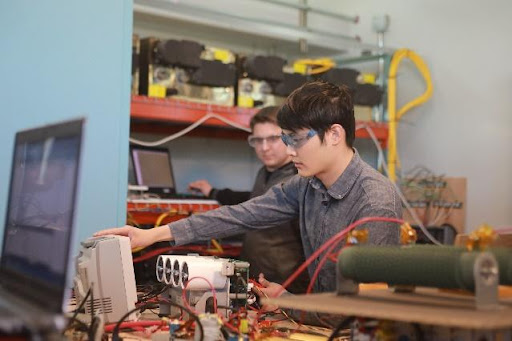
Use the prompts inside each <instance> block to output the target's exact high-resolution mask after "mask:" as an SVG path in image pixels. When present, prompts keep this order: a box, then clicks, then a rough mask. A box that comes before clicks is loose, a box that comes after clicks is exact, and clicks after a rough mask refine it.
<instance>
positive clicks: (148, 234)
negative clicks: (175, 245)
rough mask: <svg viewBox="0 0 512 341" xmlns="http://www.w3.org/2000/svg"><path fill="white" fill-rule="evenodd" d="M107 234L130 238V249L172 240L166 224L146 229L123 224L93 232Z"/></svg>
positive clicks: (96, 235) (99, 234)
mask: <svg viewBox="0 0 512 341" xmlns="http://www.w3.org/2000/svg"><path fill="white" fill-rule="evenodd" d="M109 234H114V235H119V236H126V237H128V238H130V243H131V247H132V249H136V248H145V247H147V246H149V245H151V244H154V243H156V242H161V241H170V240H172V235H171V230H170V229H169V226H167V225H162V226H158V227H154V228H152V229H148V230H144V229H139V228H136V227H133V226H129V225H125V226H123V227H114V228H110V229H106V230H101V231H98V232H96V233H95V234H94V237H98V236H105V235H109Z"/></svg>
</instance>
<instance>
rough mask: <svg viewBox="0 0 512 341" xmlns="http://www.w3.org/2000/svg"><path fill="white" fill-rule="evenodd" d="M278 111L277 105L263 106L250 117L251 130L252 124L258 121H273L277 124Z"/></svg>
mask: <svg viewBox="0 0 512 341" xmlns="http://www.w3.org/2000/svg"><path fill="white" fill-rule="evenodd" d="M278 111H279V107H276V106H269V107H264V108H262V109H261V110H260V111H258V112H257V113H256V114H255V115H254V116H253V117H252V118H251V122H250V126H251V130H254V126H255V125H256V124H258V123H267V122H268V123H274V124H275V125H277V112H278Z"/></svg>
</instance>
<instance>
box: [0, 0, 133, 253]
mask: <svg viewBox="0 0 512 341" xmlns="http://www.w3.org/2000/svg"><path fill="white" fill-rule="evenodd" d="M132 6H133V4H132V1H130V0H108V1H104V0H87V1H65V0H61V1H59V0H47V1H29V0H17V1H2V2H0V51H1V53H0V103H1V109H0V117H1V119H2V123H1V125H0V132H1V133H0V160H1V161H2V162H0V220H1V221H2V226H1V227H0V230H2V231H3V222H4V221H5V207H6V200H7V191H8V184H9V183H8V180H9V174H10V167H11V153H12V148H13V139H14V134H15V132H16V131H17V130H20V129H26V128H30V127H34V126H38V125H42V124H46V123H52V122H56V121H59V120H64V119H70V118H73V117H78V116H85V117H86V118H87V126H86V132H85V143H84V150H83V151H84V154H83V164H82V177H81V182H80V188H81V191H80V193H79V206H78V233H77V235H76V237H75V241H74V243H75V245H77V244H78V241H80V240H83V239H84V238H86V237H88V236H90V235H91V234H92V233H93V232H94V231H96V230H99V229H101V228H104V227H110V226H119V225H122V224H124V221H125V215H126V204H125V200H126V183H127V169H128V133H129V109H130V68H131V32H132V18H133V17H132V16H133V14H132Z"/></svg>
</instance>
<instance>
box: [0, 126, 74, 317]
mask: <svg viewBox="0 0 512 341" xmlns="http://www.w3.org/2000/svg"><path fill="white" fill-rule="evenodd" d="M83 124H84V120H83V119H79V120H74V121H67V122H63V123H59V124H55V125H48V126H44V127H40V128H35V129H31V130H25V131H21V132H18V133H17V134H16V139H15V144H14V153H13V161H12V169H11V182H10V188H9V198H8V205H7V211H6V221H5V227H4V239H3V248H2V257H1V261H0V282H1V285H2V287H7V288H8V289H9V290H10V291H12V292H16V293H19V294H20V296H22V297H24V298H25V299H27V300H29V301H30V302H32V303H34V304H37V305H38V306H40V307H42V308H44V310H45V311H51V312H54V313H59V312H62V308H63V305H64V298H65V290H66V288H67V278H68V273H67V272H68V270H69V267H70V263H71V260H72V255H71V254H70V252H71V245H72V237H73V232H74V226H75V203H76V196H77V186H78V175H79V174H78V173H79V161H80V149H81V143H82V127H83Z"/></svg>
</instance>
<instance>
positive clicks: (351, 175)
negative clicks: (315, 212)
mask: <svg viewBox="0 0 512 341" xmlns="http://www.w3.org/2000/svg"><path fill="white" fill-rule="evenodd" d="M362 162H363V161H362V160H361V157H360V156H359V153H358V152H357V150H356V149H355V148H354V155H353V156H352V160H350V162H349V164H348V166H347V168H345V170H344V171H343V173H342V174H341V175H340V177H339V178H338V179H337V180H336V181H335V182H334V183H333V184H332V186H331V187H329V189H328V190H327V193H329V195H330V196H331V197H333V198H334V199H338V200H341V199H343V198H344V197H345V196H346V195H347V194H348V192H350V190H351V189H352V187H353V186H354V184H355V182H356V180H357V178H358V177H359V175H360V174H361V172H362V170H363V169H362V167H361V163H362ZM309 182H310V184H311V186H312V187H313V188H314V189H316V190H318V189H320V188H322V189H323V190H325V186H324V184H323V183H322V182H321V181H320V180H319V179H318V178H316V177H313V178H311V179H310V180H309Z"/></svg>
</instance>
